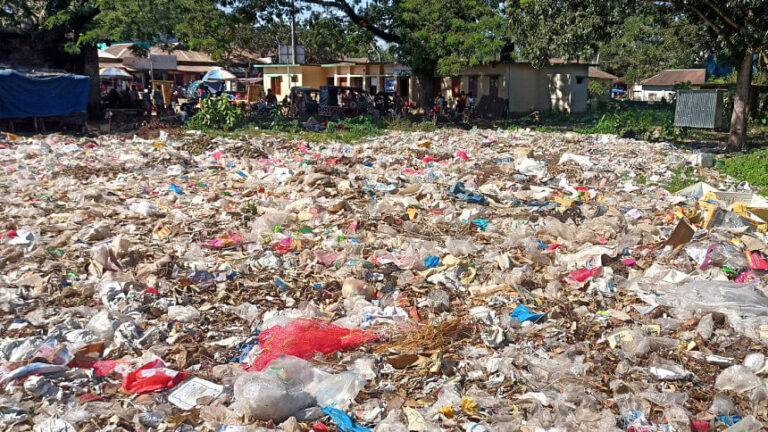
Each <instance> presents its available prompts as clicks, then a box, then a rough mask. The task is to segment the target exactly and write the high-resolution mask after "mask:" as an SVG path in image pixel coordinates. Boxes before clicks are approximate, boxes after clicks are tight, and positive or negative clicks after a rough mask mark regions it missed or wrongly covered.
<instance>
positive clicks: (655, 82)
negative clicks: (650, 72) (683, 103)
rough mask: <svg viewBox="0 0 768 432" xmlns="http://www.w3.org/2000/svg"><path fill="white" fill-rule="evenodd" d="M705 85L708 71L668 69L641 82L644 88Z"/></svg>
mask: <svg viewBox="0 0 768 432" xmlns="http://www.w3.org/2000/svg"><path fill="white" fill-rule="evenodd" d="M687 82H690V83H691V84H695V85H698V84H705V83H706V82H707V70H706V69H667V70H664V71H661V73H660V74H658V75H654V76H652V77H650V78H648V79H645V80H643V81H640V84H642V85H644V86H672V85H675V84H683V83H687Z"/></svg>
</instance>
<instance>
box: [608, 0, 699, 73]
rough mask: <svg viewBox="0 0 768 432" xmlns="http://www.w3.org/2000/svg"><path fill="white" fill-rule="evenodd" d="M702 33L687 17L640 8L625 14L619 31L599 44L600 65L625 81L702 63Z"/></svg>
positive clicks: (697, 65)
mask: <svg viewBox="0 0 768 432" xmlns="http://www.w3.org/2000/svg"><path fill="white" fill-rule="evenodd" d="M705 33H706V31H705V29H703V28H702V27H701V26H698V25H696V24H692V23H690V22H689V20H688V18H687V17H680V18H679V19H676V20H670V19H669V17H668V16H659V15H658V14H655V13H653V8H644V9H642V10H640V11H638V13H636V14H633V15H629V16H627V18H626V19H624V22H623V24H622V25H621V26H620V27H619V34H618V35H616V36H615V37H613V38H611V40H609V41H608V42H606V43H605V44H603V45H602V46H601V47H600V49H599V51H598V53H599V55H600V62H599V63H600V67H601V68H602V69H605V70H607V71H608V72H611V73H612V74H615V75H618V76H621V77H624V80H625V81H626V82H627V84H629V85H632V84H633V83H635V82H638V81H640V80H642V79H644V78H648V77H650V76H653V75H655V74H657V73H659V72H661V71H662V70H663V69H682V68H690V67H703V65H704V63H705V60H706V55H707V49H706V47H705V46H704V42H705V41H706V34H705Z"/></svg>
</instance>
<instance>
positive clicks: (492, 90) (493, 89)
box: [488, 75, 499, 97]
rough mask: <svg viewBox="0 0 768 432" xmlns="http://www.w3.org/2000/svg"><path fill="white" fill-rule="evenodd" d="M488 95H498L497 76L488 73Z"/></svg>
mask: <svg viewBox="0 0 768 432" xmlns="http://www.w3.org/2000/svg"><path fill="white" fill-rule="evenodd" d="M488 95H489V96H490V97H499V76H498V75H490V76H489V77H488Z"/></svg>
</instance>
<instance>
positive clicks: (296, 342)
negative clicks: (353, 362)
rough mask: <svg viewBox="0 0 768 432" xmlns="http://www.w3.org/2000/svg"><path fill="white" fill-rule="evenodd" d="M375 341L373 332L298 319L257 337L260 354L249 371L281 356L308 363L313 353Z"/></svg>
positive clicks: (328, 352) (324, 352)
mask: <svg viewBox="0 0 768 432" xmlns="http://www.w3.org/2000/svg"><path fill="white" fill-rule="evenodd" d="M375 338H376V335H375V334H374V333H373V332H367V331H363V330H357V329H348V328H344V327H339V326H336V325H333V324H329V323H324V322H320V321H313V320H308V319H301V318H300V319H297V320H294V321H291V322H290V323H288V324H287V325H285V326H274V327H272V328H270V329H268V330H266V331H263V332H261V334H259V345H260V346H261V349H262V353H261V355H260V356H259V358H257V359H256V361H255V362H253V367H252V369H253V370H257V371H260V370H262V369H264V367H265V366H266V365H267V364H269V362H271V361H272V360H274V359H276V358H279V357H280V356H282V355H284V354H288V355H292V356H296V357H299V358H302V359H304V360H309V359H311V358H312V357H314V355H315V354H316V353H322V354H330V353H333V352H336V351H339V350H342V349H345V348H349V347H354V346H357V345H360V344H362V343H364V342H368V341H370V340H373V339H375Z"/></svg>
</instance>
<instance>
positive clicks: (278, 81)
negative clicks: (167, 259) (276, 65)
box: [271, 77, 283, 96]
mask: <svg viewBox="0 0 768 432" xmlns="http://www.w3.org/2000/svg"><path fill="white" fill-rule="evenodd" d="M271 87H272V92H274V93H275V94H276V95H277V96H280V93H282V91H281V90H282V87H283V77H272V84H271Z"/></svg>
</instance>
